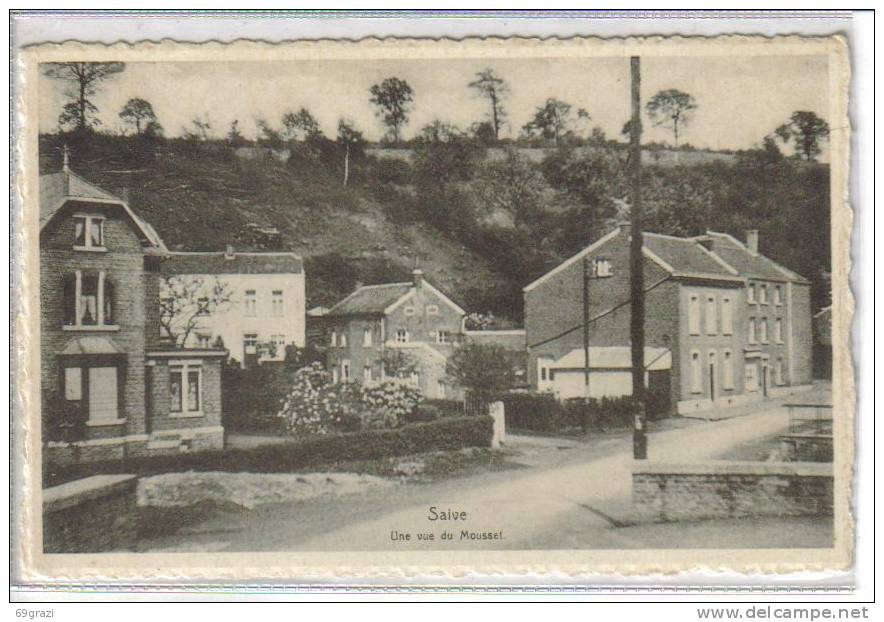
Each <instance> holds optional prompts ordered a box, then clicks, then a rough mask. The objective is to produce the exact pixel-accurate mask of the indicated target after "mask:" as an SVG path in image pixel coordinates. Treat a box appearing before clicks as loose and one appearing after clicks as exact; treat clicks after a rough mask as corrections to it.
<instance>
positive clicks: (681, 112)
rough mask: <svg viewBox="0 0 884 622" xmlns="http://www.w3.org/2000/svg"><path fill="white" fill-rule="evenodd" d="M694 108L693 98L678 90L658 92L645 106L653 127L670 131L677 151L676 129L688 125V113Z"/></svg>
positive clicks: (695, 105) (695, 103) (695, 104)
mask: <svg viewBox="0 0 884 622" xmlns="http://www.w3.org/2000/svg"><path fill="white" fill-rule="evenodd" d="M696 108H697V101H696V100H695V99H694V98H693V96H691V95H689V94H687V93H685V92H683V91H679V90H678V89H668V90H666V91H660V92H659V93H657V94H656V95H654V96H653V97H652V98H651V100H650V101H649V102H648V103H647V105H646V106H645V110H647V112H648V116H649V117H651V121H653V123H654V125H659V126H663V127H667V128H670V129H671V130H672V133H673V135H674V137H675V148H676V149H678V128H679V126H682V127H683V126H685V125H687V124H688V121H689V120H690V112H691V111H692V110H696Z"/></svg>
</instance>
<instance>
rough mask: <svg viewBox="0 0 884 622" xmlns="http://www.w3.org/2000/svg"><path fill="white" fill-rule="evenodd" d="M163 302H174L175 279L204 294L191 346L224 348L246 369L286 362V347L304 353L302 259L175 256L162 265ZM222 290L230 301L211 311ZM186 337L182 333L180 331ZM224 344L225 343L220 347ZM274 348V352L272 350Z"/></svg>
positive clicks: (214, 253) (205, 254)
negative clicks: (212, 300)
mask: <svg viewBox="0 0 884 622" xmlns="http://www.w3.org/2000/svg"><path fill="white" fill-rule="evenodd" d="M161 273H162V276H163V279H162V280H161V281H160V298H161V300H162V299H166V297H167V296H169V284H170V280H171V279H178V280H179V284H181V283H184V284H187V283H191V284H193V285H195V286H197V287H198V288H199V289H200V290H202V291H200V292H198V293H196V294H195V296H194V298H195V300H194V302H195V303H196V306H197V307H199V304H200V301H203V304H204V308H203V309H200V308H195V309H193V310H192V314H193V313H195V314H196V315H195V316H193V318H194V319H193V322H192V324H193V330H192V331H191V332H190V334H189V336H188V338H187V341H186V343H185V344H184V345H185V346H188V347H193V348H208V347H211V346H213V345H215V344H223V347H224V348H226V349H227V351H228V352H229V353H230V356H231V357H232V358H233V359H235V360H236V361H238V362H239V363H240V364H241V365H253V364H256V363H257V362H259V360H260V361H267V360H269V361H282V360H283V359H284V358H285V349H286V346H289V345H294V346H298V347H301V348H303V347H304V345H305V342H306V336H305V275H304V263H303V261H302V259H301V257H300V256H298V255H296V254H295V253H288V252H260V253H250V252H236V251H234V250H233V249H232V248H230V247H228V249H227V250H226V251H209V252H170V253H168V254H167V255H166V257H165V258H164V260H163V261H162V265H161ZM216 285H220V286H221V287H222V288H223V289H224V292H225V294H226V297H227V298H229V301H228V302H226V303H224V304H221V305H217V306H214V307H212V308H211V309H210V308H209V304H208V302H209V300H210V296H211V290H212V288H213V287H215V286H216ZM176 333H177V334H180V333H181V331H176ZM219 338H220V341H219ZM270 344H272V346H273V347H272V348H271V347H269V345H270Z"/></svg>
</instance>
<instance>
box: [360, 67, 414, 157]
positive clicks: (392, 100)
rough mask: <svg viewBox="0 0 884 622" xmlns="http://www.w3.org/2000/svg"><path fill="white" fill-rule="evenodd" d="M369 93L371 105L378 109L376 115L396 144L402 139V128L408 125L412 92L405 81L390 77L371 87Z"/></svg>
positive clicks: (412, 99)
mask: <svg viewBox="0 0 884 622" xmlns="http://www.w3.org/2000/svg"><path fill="white" fill-rule="evenodd" d="M369 93H371V103H373V104H374V105H375V106H377V107H378V111H377V115H378V116H379V117H380V118H381V120H382V121H383V122H384V125H386V126H387V128H388V129H389V133H390V136H391V137H392V139H393V141H394V142H396V143H398V142H399V141H400V140H401V138H402V127H403V126H404V125H405V124H406V123H408V114H409V112H411V105H412V102H413V101H414V91H412V90H411V86H409V84H408V82H406V81H405V80H400V79H399V78H396V77H390V78H386V79H385V80H384V81H383V82H381V83H380V84H375V85H373V86H372V87H371V89H369Z"/></svg>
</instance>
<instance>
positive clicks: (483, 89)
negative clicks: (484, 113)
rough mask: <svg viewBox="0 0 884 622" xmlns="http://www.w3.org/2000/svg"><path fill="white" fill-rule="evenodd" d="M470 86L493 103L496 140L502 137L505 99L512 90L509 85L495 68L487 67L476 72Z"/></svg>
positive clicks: (492, 120)
mask: <svg viewBox="0 0 884 622" xmlns="http://www.w3.org/2000/svg"><path fill="white" fill-rule="evenodd" d="M469 87H470V88H471V89H475V90H476V91H478V93H479V94H480V95H481V96H482V97H487V98H488V102H489V103H490V104H491V127H492V128H493V129H494V140H498V139H499V138H500V126H501V124H502V123H503V120H504V119H505V118H506V110H505V109H504V107H503V100H504V99H505V98H506V96H507V95H508V94H509V92H510V87H509V85H508V84H507V83H506V82H505V81H504V80H503V78H501V77H499V76H498V75H497V74H496V73H494V70H493V69H486V70H484V71H480V72H479V73H477V74H476V79H475V80H473V81H472V82H470V84H469Z"/></svg>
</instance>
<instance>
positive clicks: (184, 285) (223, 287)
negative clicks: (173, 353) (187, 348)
mask: <svg viewBox="0 0 884 622" xmlns="http://www.w3.org/2000/svg"><path fill="white" fill-rule="evenodd" d="M232 304H234V303H233V290H232V289H231V288H230V286H228V285H227V284H226V283H223V282H222V281H221V280H220V279H219V278H218V277H213V278H211V279H210V278H205V277H201V276H192V275H188V276H183V275H168V276H166V277H164V278H163V281H162V282H161V283H160V326H161V327H162V329H163V330H164V331H165V333H166V336H167V337H169V339H171V340H172V341H174V342H175V345H177V346H179V347H183V346H184V345H185V344H186V343H187V340H188V338H189V337H190V335H191V334H192V333H193V331H194V330H196V329H197V328H198V327H199V325H200V318H202V317H205V316H207V315H211V314H212V313H216V312H219V311H225V310H227V309H229V308H230V306H231V305H232Z"/></svg>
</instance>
